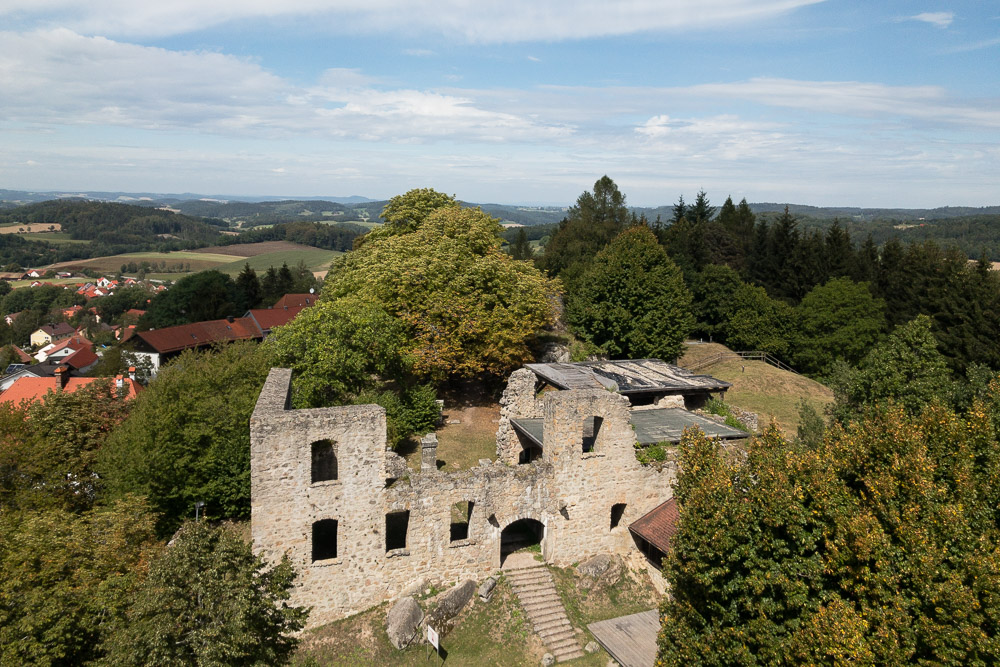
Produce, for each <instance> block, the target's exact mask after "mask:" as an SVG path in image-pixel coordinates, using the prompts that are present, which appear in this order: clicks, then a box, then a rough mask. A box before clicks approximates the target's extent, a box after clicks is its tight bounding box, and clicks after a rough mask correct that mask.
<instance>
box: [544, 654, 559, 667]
mask: <svg viewBox="0 0 1000 667" xmlns="http://www.w3.org/2000/svg"><path fill="white" fill-rule="evenodd" d="M554 664H556V657H555V656H554V655H552V654H551V653H546V654H545V655H543V656H542V667H552V665H554Z"/></svg>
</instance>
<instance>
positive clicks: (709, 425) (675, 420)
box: [510, 408, 749, 447]
mask: <svg viewBox="0 0 1000 667" xmlns="http://www.w3.org/2000/svg"><path fill="white" fill-rule="evenodd" d="M510 421H511V424H513V426H514V428H515V429H516V430H517V431H518V432H520V433H521V434H522V435H524V436H527V437H528V438H529V439H530V440H532V441H534V442H535V443H536V444H538V445H539V446H543V447H544V445H545V443H544V433H543V431H544V422H545V420H544V419H541V418H538V419H518V418H514V419H511V420H510ZM631 422H632V428H633V430H634V431H635V437H636V442H638V443H639V444H640V445H653V444H656V443H658V442H671V443H675V442H680V441H681V436H683V435H684V429H686V428H687V427H689V426H697V427H698V428H700V429H701V430H702V432H704V433H705V435H707V436H708V437H710V438H720V439H722V440H736V439H740V438H746V437H749V434H748V433H746V432H744V431H740V430H737V429H734V428H730V427H729V426H726V425H725V424H720V423H719V422H717V421H715V420H713V419H709V418H708V417H703V416H701V415H698V414H695V413H693V412H689V411H688V410H685V409H684V408H655V409H652V410H633V411H632V415H631ZM581 432H582V431H581Z"/></svg>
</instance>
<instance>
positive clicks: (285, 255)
mask: <svg viewBox="0 0 1000 667" xmlns="http://www.w3.org/2000/svg"><path fill="white" fill-rule="evenodd" d="M300 248H302V249H301V250H279V251H277V252H269V253H264V254H261V255H254V256H252V257H243V258H240V259H237V260H236V261H230V263H228V264H223V265H221V266H217V267H215V268H217V269H218V270H219V271H222V272H223V273H228V274H229V275H232V276H235V275H237V274H238V273H239V272H240V271H242V270H243V267H244V266H245V265H246V264H249V265H250V268H251V269H253V270H254V271H257V272H258V273H259V272H261V271H267V269H268V267H271V266H273V267H274V268H279V267H280V266H281V265H282V264H284V263H286V262H287V263H288V266H297V265H298V264H299V262H303V263H304V264H305V265H306V266H307V267H308V268H310V269H313V270H324V269H326V268H327V267H328V266H329V265H330V262H332V261H333V259H334V258H335V257H338V256H340V255H343V254H344V253H342V252H340V251H337V250H323V249H321V248H310V247H308V246H300ZM229 259H230V260H232V257H230V258H229Z"/></svg>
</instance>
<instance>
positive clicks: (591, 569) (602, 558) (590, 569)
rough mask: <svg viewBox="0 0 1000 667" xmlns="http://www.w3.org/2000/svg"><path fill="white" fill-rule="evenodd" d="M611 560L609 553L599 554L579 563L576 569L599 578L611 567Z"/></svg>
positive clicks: (588, 575) (586, 575) (593, 577)
mask: <svg viewBox="0 0 1000 667" xmlns="http://www.w3.org/2000/svg"><path fill="white" fill-rule="evenodd" d="M611 560H612V559H611V556H609V555H607V554H597V555H596V556H591V557H590V558H588V559H587V560H585V561H583V562H582V563H580V564H579V565H577V566H576V571H577V573H578V574H581V575H583V576H584V577H590V578H591V579H597V578H598V577H600V576H601V575H602V574H604V573H605V572H607V571H608V569H609V568H610V567H611Z"/></svg>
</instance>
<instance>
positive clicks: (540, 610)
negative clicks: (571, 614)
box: [524, 600, 563, 617]
mask: <svg viewBox="0 0 1000 667" xmlns="http://www.w3.org/2000/svg"><path fill="white" fill-rule="evenodd" d="M562 608H563V606H562V603H561V602H560V601H559V600H539V601H537V602H532V603H530V604H526V605H524V610H525V611H526V612H528V616H532V617H534V616H536V615H538V614H547V613H549V612H550V611H553V610H557V609H558V610H561V609H562Z"/></svg>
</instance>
